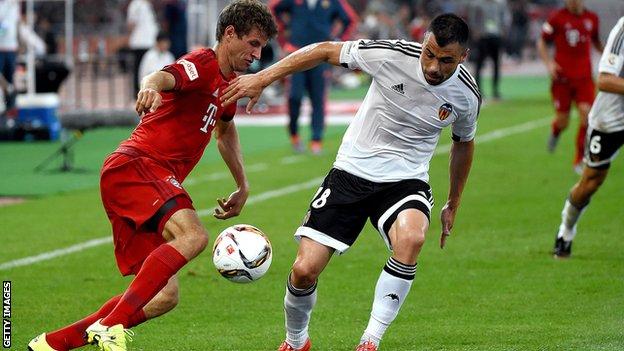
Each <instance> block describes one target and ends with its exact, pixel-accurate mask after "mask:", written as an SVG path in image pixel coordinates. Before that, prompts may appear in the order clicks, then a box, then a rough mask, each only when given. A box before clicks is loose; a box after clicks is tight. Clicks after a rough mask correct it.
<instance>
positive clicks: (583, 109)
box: [574, 102, 591, 171]
mask: <svg viewBox="0 0 624 351" xmlns="http://www.w3.org/2000/svg"><path fill="white" fill-rule="evenodd" d="M577 107H578V112H579V127H578V132H577V134H576V153H575V156H574V165H575V166H577V165H579V166H580V165H582V162H583V153H584V150H585V136H586V134H587V121H588V116H589V110H591V104H588V103H585V102H582V103H579V104H578V105H577ZM579 171H582V168H580V169H579Z"/></svg>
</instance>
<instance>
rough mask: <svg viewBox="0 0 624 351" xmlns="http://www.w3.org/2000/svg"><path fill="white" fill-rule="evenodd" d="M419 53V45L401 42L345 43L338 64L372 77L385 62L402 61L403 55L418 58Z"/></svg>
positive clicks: (360, 41)
mask: <svg viewBox="0 0 624 351" xmlns="http://www.w3.org/2000/svg"><path fill="white" fill-rule="evenodd" d="M420 51H421V49H420V44H417V43H411V42H406V41H403V40H357V41H346V42H345V43H344V45H343V46H342V50H341V51H340V63H341V64H342V65H343V66H344V67H347V68H349V69H353V70H361V71H364V72H366V73H368V74H370V75H371V76H374V75H376V74H377V72H379V69H380V68H381V66H382V65H383V64H384V63H385V62H387V61H394V60H400V59H404V57H405V55H408V56H414V57H419V56H420Z"/></svg>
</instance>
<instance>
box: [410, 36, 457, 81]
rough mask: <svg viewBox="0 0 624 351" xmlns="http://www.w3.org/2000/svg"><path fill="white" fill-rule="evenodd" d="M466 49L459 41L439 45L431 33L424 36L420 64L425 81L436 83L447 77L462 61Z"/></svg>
mask: <svg viewBox="0 0 624 351" xmlns="http://www.w3.org/2000/svg"><path fill="white" fill-rule="evenodd" d="M467 55H468V50H467V49H466V48H464V47H463V46H461V45H460V44H459V43H457V42H455V43H451V44H448V45H446V46H444V47H440V46H439V45H438V43H437V41H436V39H435V36H434V35H433V34H432V33H428V34H427V35H426V36H425V40H424V42H423V52H422V55H421V56H420V64H421V66H422V71H423V74H424V75H425V79H426V80H427V83H429V84H431V85H438V84H441V83H442V82H444V81H445V80H447V79H449V77H451V76H452V75H453V73H454V72H455V70H456V69H457V65H459V64H460V63H462V62H464V60H465V59H466V56H467Z"/></svg>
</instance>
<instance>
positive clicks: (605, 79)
mask: <svg viewBox="0 0 624 351" xmlns="http://www.w3.org/2000/svg"><path fill="white" fill-rule="evenodd" d="M598 89H599V90H600V91H604V92H606V93H613V94H621V95H624V78H622V77H618V76H616V75H615V74H611V73H605V72H601V73H600V74H599V75H598Z"/></svg>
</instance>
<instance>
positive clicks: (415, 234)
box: [394, 228, 425, 251]
mask: <svg viewBox="0 0 624 351" xmlns="http://www.w3.org/2000/svg"><path fill="white" fill-rule="evenodd" d="M397 241H398V242H397V245H394V246H396V247H400V248H404V249H406V250H407V251H415V250H420V249H421V248H422V246H423V245H424V244H425V233H424V232H423V231H422V230H419V229H414V228H412V229H411V230H404V231H402V232H401V234H400V235H399V236H398V237H397Z"/></svg>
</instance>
